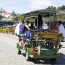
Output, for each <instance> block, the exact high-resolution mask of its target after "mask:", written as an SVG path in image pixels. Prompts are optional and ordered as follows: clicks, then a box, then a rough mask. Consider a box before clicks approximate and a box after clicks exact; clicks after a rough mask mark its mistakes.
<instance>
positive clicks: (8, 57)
mask: <svg viewBox="0 0 65 65" xmlns="http://www.w3.org/2000/svg"><path fill="white" fill-rule="evenodd" d="M17 42H18V38H17V36H15V35H11V34H3V33H0V65H56V64H57V65H58V64H65V42H62V43H61V44H62V45H63V46H62V48H61V49H60V50H59V52H60V53H62V54H61V55H60V56H59V57H58V58H57V59H56V61H55V62H50V61H49V60H47V61H46V62H45V61H44V60H39V61H36V60H33V61H26V58H25V56H23V55H18V54H17V48H16V43H17Z"/></svg>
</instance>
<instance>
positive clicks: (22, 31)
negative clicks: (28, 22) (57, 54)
mask: <svg viewBox="0 0 65 65" xmlns="http://www.w3.org/2000/svg"><path fill="white" fill-rule="evenodd" d="M24 32H25V24H22V25H20V27H19V34H23V33H24Z"/></svg>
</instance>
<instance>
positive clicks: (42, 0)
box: [31, 0, 52, 10]
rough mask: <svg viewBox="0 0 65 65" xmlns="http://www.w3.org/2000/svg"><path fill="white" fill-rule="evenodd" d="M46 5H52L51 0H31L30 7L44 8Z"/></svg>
mask: <svg viewBox="0 0 65 65" xmlns="http://www.w3.org/2000/svg"><path fill="white" fill-rule="evenodd" d="M48 6H52V2H51V0H32V2H31V8H32V9H35V10H37V9H44V8H46V7H48Z"/></svg>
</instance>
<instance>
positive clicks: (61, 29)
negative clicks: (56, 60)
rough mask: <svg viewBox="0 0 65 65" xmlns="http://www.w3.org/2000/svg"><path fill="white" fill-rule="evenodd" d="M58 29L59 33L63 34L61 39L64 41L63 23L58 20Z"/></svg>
mask: <svg viewBox="0 0 65 65" xmlns="http://www.w3.org/2000/svg"><path fill="white" fill-rule="evenodd" d="M58 30H59V33H62V34H63V37H64V39H63V41H65V29H64V25H63V24H62V22H61V21H59V29H58Z"/></svg>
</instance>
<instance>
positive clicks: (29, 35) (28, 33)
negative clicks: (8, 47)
mask: <svg viewBox="0 0 65 65" xmlns="http://www.w3.org/2000/svg"><path fill="white" fill-rule="evenodd" d="M30 38H31V33H30V32H29V31H26V39H30Z"/></svg>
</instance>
